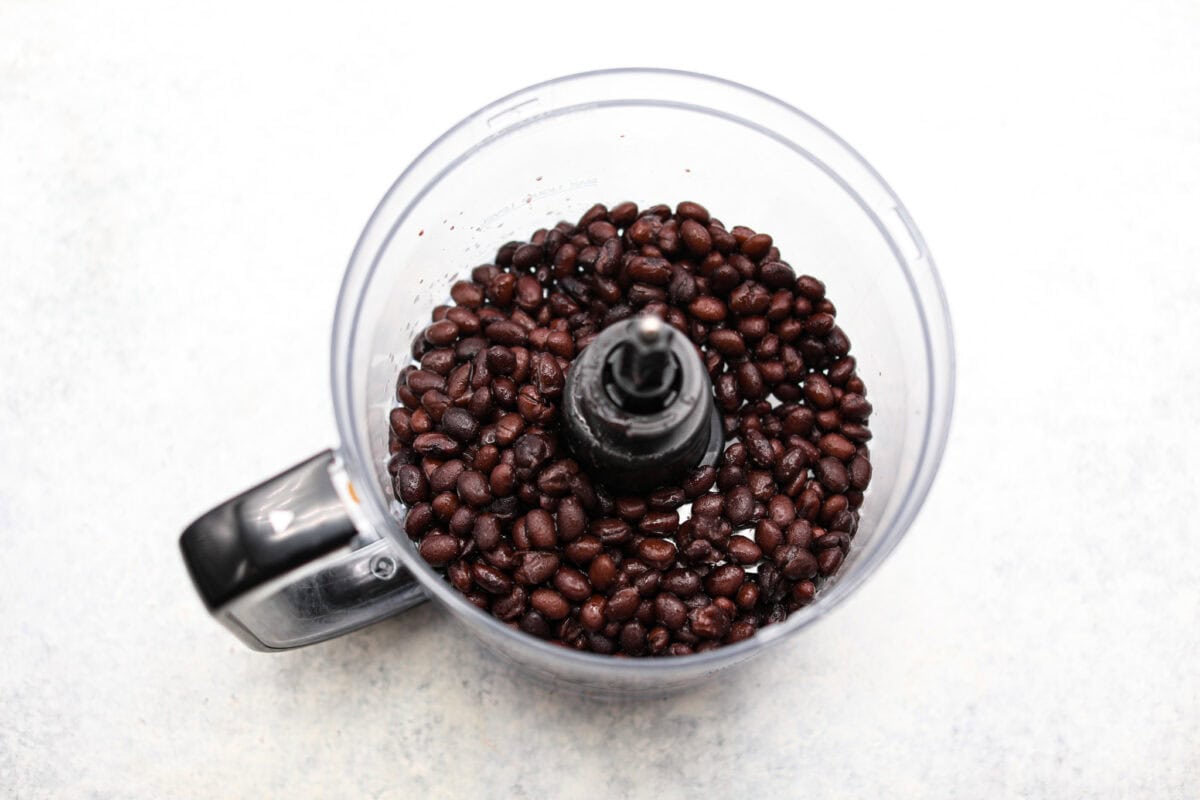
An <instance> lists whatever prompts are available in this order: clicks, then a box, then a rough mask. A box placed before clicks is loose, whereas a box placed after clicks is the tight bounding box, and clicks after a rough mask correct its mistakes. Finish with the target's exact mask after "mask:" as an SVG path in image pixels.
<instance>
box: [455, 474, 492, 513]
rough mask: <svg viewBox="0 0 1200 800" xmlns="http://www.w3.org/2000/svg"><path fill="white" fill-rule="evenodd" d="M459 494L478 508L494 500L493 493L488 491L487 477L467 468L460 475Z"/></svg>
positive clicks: (466, 501) (464, 500)
mask: <svg viewBox="0 0 1200 800" xmlns="http://www.w3.org/2000/svg"><path fill="white" fill-rule="evenodd" d="M457 483H458V496H459V497H460V498H462V500H463V502H465V503H468V504H470V505H472V506H474V507H476V508H479V507H481V506H486V505H487V504H488V503H490V502H492V493H491V492H490V491H488V482H487V478H485V477H483V473H481V472H476V471H475V470H473V469H471V470H465V471H463V472H462V473H460V474H459V476H458V482H457Z"/></svg>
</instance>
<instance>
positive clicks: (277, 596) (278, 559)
mask: <svg viewBox="0 0 1200 800" xmlns="http://www.w3.org/2000/svg"><path fill="white" fill-rule="evenodd" d="M356 506H357V499H356V498H355V496H354V489H353V486H352V485H351V484H350V483H349V481H348V479H346V477H345V474H344V473H343V472H341V470H340V468H339V467H338V462H337V458H336V456H335V455H334V453H333V451H331V450H326V451H324V452H322V453H318V454H317V455H315V456H313V457H312V458H309V459H307V460H305V461H302V462H301V463H299V464H297V465H296V466H294V467H292V468H291V469H288V470H285V471H284V472H282V473H280V474H279V475H276V476H275V477H274V478H271V479H270V480H267V481H265V482H263V483H261V484H259V485H258V486H255V487H254V488H252V489H249V490H248V491H246V492H243V493H242V494H240V495H238V496H237V497H234V498H232V499H230V500H227V501H226V502H224V503H222V504H221V505H219V506H217V507H216V508H214V509H212V510H211V511H209V512H208V513H206V514H204V515H203V516H202V517H200V518H199V519H197V520H196V521H195V522H193V523H192V524H191V525H189V526H188V527H187V529H186V530H184V532H183V535H182V536H180V537H179V547H180V549H181V550H182V552H183V560H184V562H185V563H186V564H187V569H188V572H189V573H190V574H191V576H192V582H193V583H194V584H195V586H196V591H198V592H199V593H200V597H201V598H202V599H203V600H204V603H205V605H206V606H207V607H208V610H209V611H210V612H211V613H212V615H213V616H214V617H216V618H217V619H218V620H219V621H220V622H221V623H222V624H224V625H225V626H226V627H228V628H229V629H230V630H231V631H233V633H234V634H235V635H237V637H238V638H239V639H241V640H242V641H243V642H245V643H246V644H247V645H248V646H250V647H251V648H253V649H255V650H264V651H276V650H287V649H291V648H293V647H302V646H304V645H307V644H313V643H314V642H320V641H324V640H325V639H330V638H333V637H335V636H340V635H341V634H343V633H348V632H350V631H352V630H355V629H357V628H361V627H363V626H364V625H369V624H371V623H373V622H377V621H378V620H381V619H383V618H385V617H388V616H391V615H392V614H396V613H398V612H400V611H404V610H405V609H407V608H410V607H412V606H414V605H416V604H418V603H421V602H424V601H425V600H426V599H428V596H427V595H426V593H425V590H424V589H423V588H422V587H421V585H420V583H419V582H418V581H417V580H416V578H414V577H413V576H412V574H411V573H410V572H409V571H408V570H407V569H405V568H404V567H403V566H402V564H401V561H400V559H399V558H398V557H397V554H396V553H395V551H394V549H393V546H392V545H391V543H390V542H389V541H388V540H387V539H384V538H381V537H379V536H378V534H375V533H373V532H367V531H369V526H367V525H365V524H363V525H355V523H354V520H353V518H352V517H353V516H354V513H355V509H356Z"/></svg>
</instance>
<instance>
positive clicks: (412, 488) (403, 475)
mask: <svg viewBox="0 0 1200 800" xmlns="http://www.w3.org/2000/svg"><path fill="white" fill-rule="evenodd" d="M395 486H396V494H398V495H400V499H401V500H403V501H404V502H405V503H407V504H408V505H410V506H411V505H413V504H414V503H419V502H421V501H422V500H424V499H426V497H428V495H429V482H428V481H427V480H426V479H425V475H424V474H423V473H422V472H421V469H420V467H415V466H413V465H412V464H405V465H404V466H402V467H400V470H399V471H398V472H397V473H396V480H395Z"/></svg>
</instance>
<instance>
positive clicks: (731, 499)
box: [725, 486, 754, 526]
mask: <svg viewBox="0 0 1200 800" xmlns="http://www.w3.org/2000/svg"><path fill="white" fill-rule="evenodd" d="M753 514H754V496H753V495H752V494H751V493H750V488H749V487H748V486H737V487H735V488H734V489H733V490H732V491H731V492H729V494H728V496H727V497H726V499H725V516H727V517H728V518H729V521H730V522H732V523H733V524H734V526H739V525H744V524H746V523H747V522H749V521H750V517H751V516H753Z"/></svg>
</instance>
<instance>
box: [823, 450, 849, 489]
mask: <svg viewBox="0 0 1200 800" xmlns="http://www.w3.org/2000/svg"><path fill="white" fill-rule="evenodd" d="M816 475H817V480H819V481H820V482H821V485H822V486H824V487H825V488H826V489H828V490H829V491H831V492H844V491H846V490H847V489H849V488H850V475H849V474H848V473H847V472H846V466H845V465H844V464H842V462H841V461H838V460H837V459H836V458H832V457H826V458H822V459H821V460H820V461H818V462H817V467H816Z"/></svg>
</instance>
